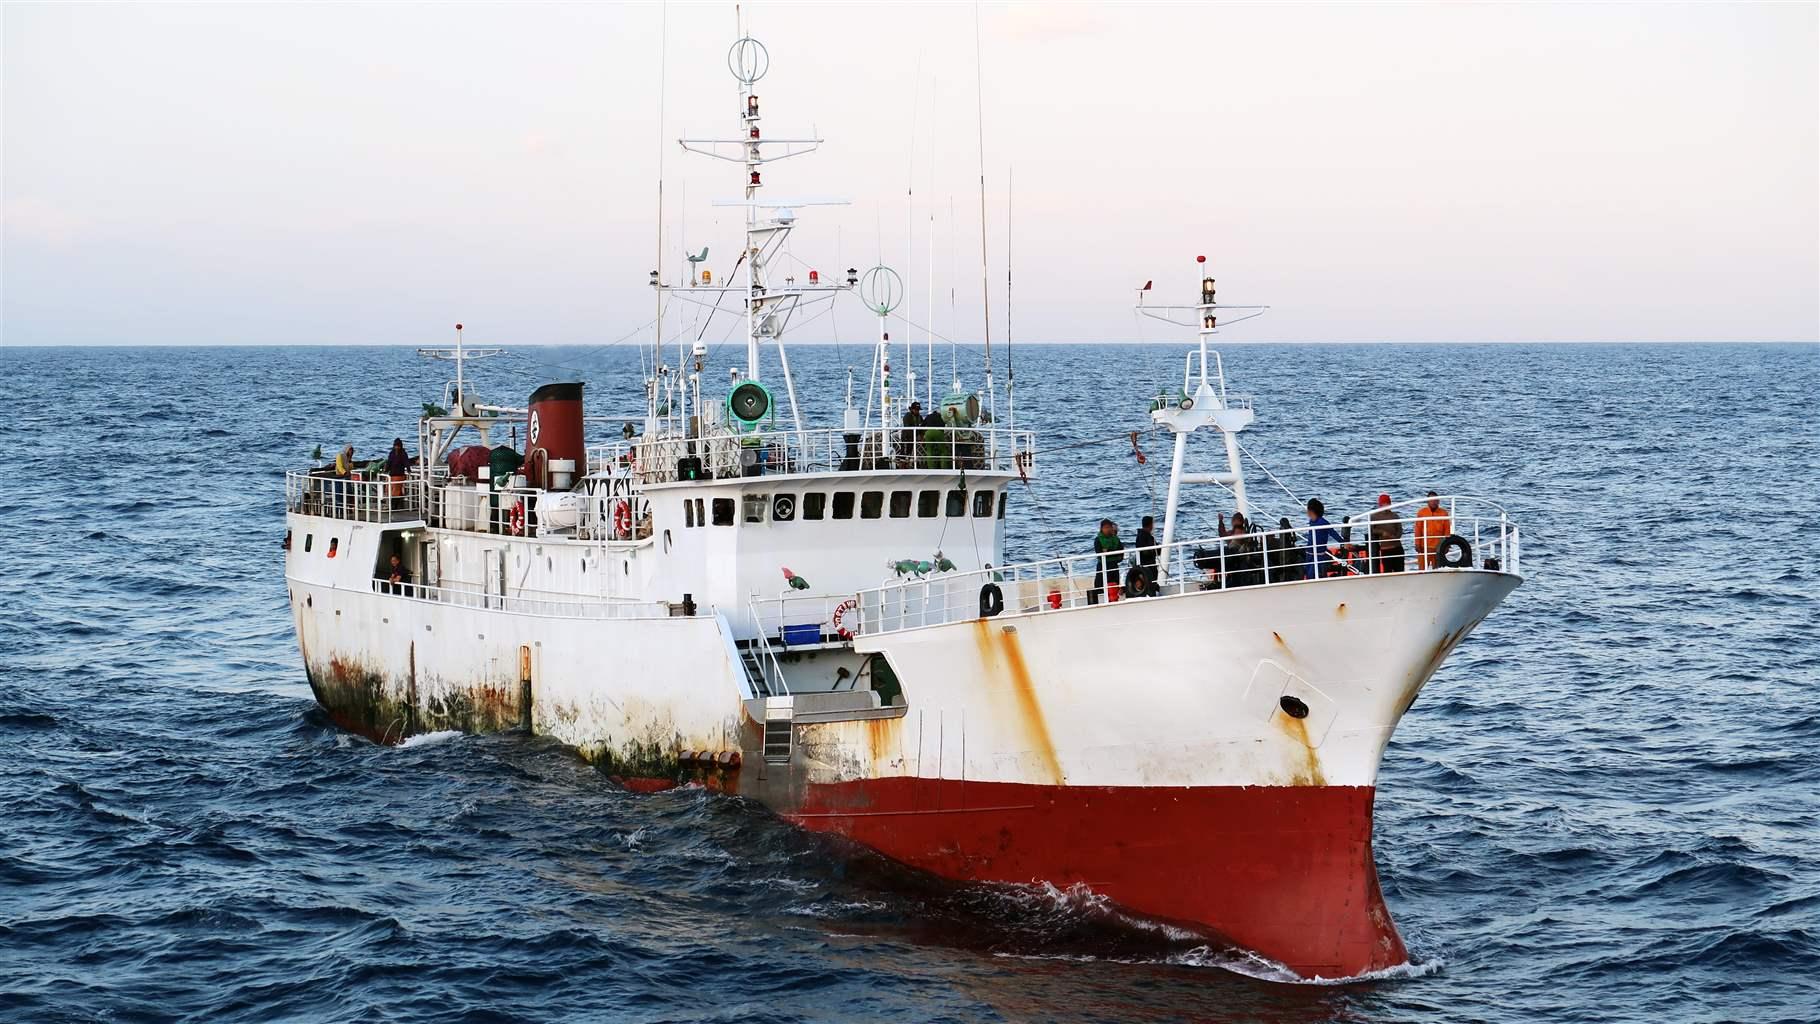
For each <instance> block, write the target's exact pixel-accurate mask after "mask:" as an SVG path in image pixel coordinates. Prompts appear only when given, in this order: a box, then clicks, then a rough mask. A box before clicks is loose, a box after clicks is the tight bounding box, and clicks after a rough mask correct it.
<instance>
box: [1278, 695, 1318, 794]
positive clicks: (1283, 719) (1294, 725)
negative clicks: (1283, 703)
mask: <svg viewBox="0 0 1820 1024" xmlns="http://www.w3.org/2000/svg"><path fill="white" fill-rule="evenodd" d="M1272 717H1273V718H1274V719H1275V721H1276V723H1277V727H1278V728H1280V729H1282V730H1283V732H1284V734H1286V735H1287V736H1288V737H1289V738H1290V739H1292V740H1294V741H1295V742H1296V744H1297V745H1298V746H1300V747H1301V748H1302V764H1301V766H1300V767H1298V768H1295V769H1293V770H1292V771H1291V772H1290V773H1289V784H1290V785H1292V786H1325V785H1327V778H1326V776H1325V775H1323V774H1322V773H1321V761H1320V759H1319V758H1318V757H1316V756H1315V752H1314V744H1312V743H1309V742H1308V723H1306V722H1304V721H1303V720H1302V719H1300V718H1291V717H1289V716H1288V715H1286V714H1284V713H1283V712H1281V711H1278V712H1277V713H1276V714H1275V715H1273V716H1272Z"/></svg>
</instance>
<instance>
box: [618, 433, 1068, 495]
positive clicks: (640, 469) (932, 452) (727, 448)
mask: <svg viewBox="0 0 1820 1024" xmlns="http://www.w3.org/2000/svg"><path fill="white" fill-rule="evenodd" d="M685 459H693V460H700V464H701V474H702V476H703V477H712V478H714V479H717V480H719V479H727V478H733V477H745V476H768V475H773V474H779V473H836V472H875V471H879V470H893V469H905V470H946V469H967V470H972V471H975V472H979V471H999V472H1007V473H1008V472H1015V471H1018V470H1019V469H1020V468H1021V469H1022V471H1023V472H1024V473H1025V474H1026V475H1028V474H1031V473H1032V472H1033V471H1034V469H1035V464H1036V435H1035V434H1033V433H1031V432H1030V431H1027V430H1005V429H1000V428H993V427H929V428H923V427H914V428H913V427H893V428H890V429H888V430H886V429H880V428H878V427H871V428H868V429H863V430H857V431H844V430H807V431H803V432H801V433H798V432H797V431H793V430H788V431H786V430H771V431H759V432H754V433H743V434H735V433H731V432H728V433H719V434H711V435H708V436H706V437H698V438H681V437H654V438H638V439H635V440H632V441H624V442H618V443H615V444H609V445H594V446H591V447H589V448H588V470H589V472H596V473H598V472H604V471H606V470H608V469H613V468H626V469H630V470H632V471H634V472H635V473H636V474H637V475H638V478H639V480H640V481H641V482H644V483H667V482H669V481H673V480H676V479H678V473H677V467H678V466H679V465H680V464H682V463H683V460H685Z"/></svg>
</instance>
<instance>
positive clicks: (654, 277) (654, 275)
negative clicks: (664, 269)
mask: <svg viewBox="0 0 1820 1024" xmlns="http://www.w3.org/2000/svg"><path fill="white" fill-rule="evenodd" d="M651 287H653V288H655V287H657V271H655V270H653V271H651Z"/></svg>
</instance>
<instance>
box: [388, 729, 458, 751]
mask: <svg viewBox="0 0 1820 1024" xmlns="http://www.w3.org/2000/svg"><path fill="white" fill-rule="evenodd" d="M460 738H461V732H460V731H459V730H456V729H444V730H442V731H441V732H425V733H418V734H417V735H415V736H406V737H405V739H404V742H403V743H400V744H399V746H401V747H427V746H429V745H430V744H432V743H446V742H447V741H449V740H454V739H460Z"/></svg>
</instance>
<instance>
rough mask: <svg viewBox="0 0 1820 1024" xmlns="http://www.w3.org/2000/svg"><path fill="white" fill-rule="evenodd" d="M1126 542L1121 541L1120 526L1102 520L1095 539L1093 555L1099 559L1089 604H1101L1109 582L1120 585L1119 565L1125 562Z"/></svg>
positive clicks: (1096, 560)
mask: <svg viewBox="0 0 1820 1024" xmlns="http://www.w3.org/2000/svg"><path fill="white" fill-rule="evenodd" d="M1124 552H1125V542H1124V541H1121V540H1119V528H1118V524H1116V523H1114V522H1113V521H1112V520H1110V519H1102V520H1100V532H1099V533H1097V534H1094V537H1093V553H1094V554H1095V555H1098V556H1099V557H1098V558H1096V559H1095V560H1094V568H1093V589H1092V590H1089V591H1087V603H1088V604H1099V603H1100V592H1101V591H1103V590H1104V589H1105V588H1106V584H1107V581H1111V583H1112V585H1113V586H1115V587H1116V586H1118V585H1119V564H1120V563H1121V562H1123V561H1124V560H1125V554H1124Z"/></svg>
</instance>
